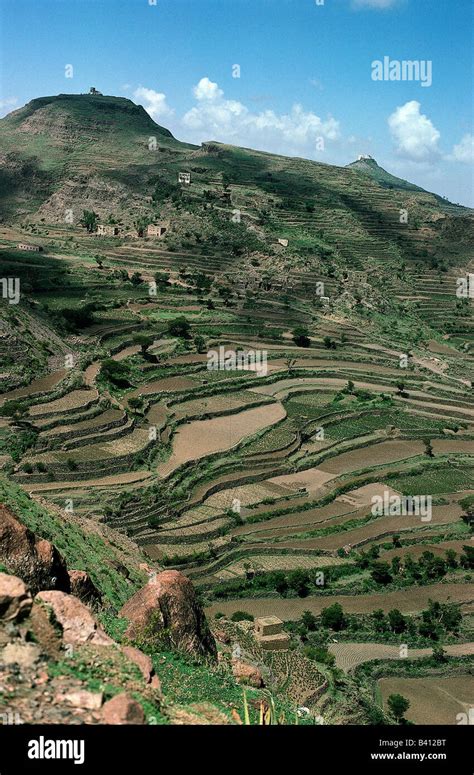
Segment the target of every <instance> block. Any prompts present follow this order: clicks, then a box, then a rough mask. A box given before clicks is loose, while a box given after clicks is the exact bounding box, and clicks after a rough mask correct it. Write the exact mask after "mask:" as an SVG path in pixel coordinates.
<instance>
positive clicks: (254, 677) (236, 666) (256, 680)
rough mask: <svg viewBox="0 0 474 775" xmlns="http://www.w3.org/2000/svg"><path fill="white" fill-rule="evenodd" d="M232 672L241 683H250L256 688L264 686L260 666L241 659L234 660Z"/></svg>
mask: <svg viewBox="0 0 474 775" xmlns="http://www.w3.org/2000/svg"><path fill="white" fill-rule="evenodd" d="M232 672H233V674H234V678H235V679H236V680H237V683H239V684H249V685H250V686H254V687H255V688H256V689H260V688H261V687H262V686H264V682H263V676H262V673H261V672H260V670H259V669H258V667H254V666H253V665H249V664H247V663H246V662H242V661H241V660H240V659H234V660H232Z"/></svg>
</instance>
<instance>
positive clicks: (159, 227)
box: [146, 223, 169, 237]
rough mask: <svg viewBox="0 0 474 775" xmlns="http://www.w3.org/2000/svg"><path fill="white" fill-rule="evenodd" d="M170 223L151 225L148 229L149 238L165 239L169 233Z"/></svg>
mask: <svg viewBox="0 0 474 775" xmlns="http://www.w3.org/2000/svg"><path fill="white" fill-rule="evenodd" d="M168 228H169V223H150V224H149V225H148V226H147V229H146V236H147V237H163V235H164V234H166V232H167V231H168Z"/></svg>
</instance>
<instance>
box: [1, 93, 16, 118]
mask: <svg viewBox="0 0 474 775" xmlns="http://www.w3.org/2000/svg"><path fill="white" fill-rule="evenodd" d="M17 104H18V97H6V98H5V99H4V100H0V114H1V115H2V116H5V115H6V114H7V113H10V111H11V110H13V108H14V107H15V105H17Z"/></svg>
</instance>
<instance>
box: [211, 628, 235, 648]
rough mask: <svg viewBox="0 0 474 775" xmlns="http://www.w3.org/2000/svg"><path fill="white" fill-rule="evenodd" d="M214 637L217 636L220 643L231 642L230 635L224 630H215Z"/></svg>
mask: <svg viewBox="0 0 474 775" xmlns="http://www.w3.org/2000/svg"><path fill="white" fill-rule="evenodd" d="M214 637H215V638H217V640H218V641H219V643H223V644H224V645H228V644H229V643H230V640H231V638H230V635H228V634H227V633H226V632H224V630H214Z"/></svg>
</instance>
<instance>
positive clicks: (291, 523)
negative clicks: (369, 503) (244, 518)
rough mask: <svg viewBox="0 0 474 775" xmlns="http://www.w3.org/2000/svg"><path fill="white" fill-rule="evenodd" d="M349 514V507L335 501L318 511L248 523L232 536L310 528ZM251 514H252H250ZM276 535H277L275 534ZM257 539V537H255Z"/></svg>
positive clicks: (310, 510)
mask: <svg viewBox="0 0 474 775" xmlns="http://www.w3.org/2000/svg"><path fill="white" fill-rule="evenodd" d="M348 512H349V506H347V505H346V504H343V503H338V502H337V500H336V501H333V502H332V503H328V505H327V506H322V507H321V508H319V509H308V510H307V511H300V512H295V513H294V514H284V515H283V516H281V517H278V516H277V517H273V519H268V520H265V522H255V523H253V524H251V523H248V524H246V525H241V526H240V527H237V528H236V529H235V530H234V531H233V534H234V535H250V534H252V535H255V534H259V533H261V534H262V536H263V535H265V536H266V535H267V533H269V532H271V533H273V531H278V530H286V529H293V528H296V527H302V526H306V525H308V526H309V527H311V526H312V525H313V524H317V523H318V522H324V521H325V520H327V519H332V518H334V517H339V516H342V515H343V514H347V513H348ZM252 513H253V512H252ZM275 534H276V535H277V534H278V533H275ZM255 537H257V535H255Z"/></svg>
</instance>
